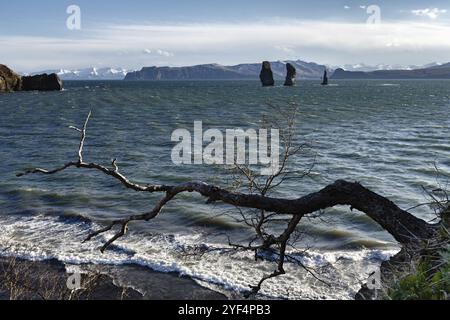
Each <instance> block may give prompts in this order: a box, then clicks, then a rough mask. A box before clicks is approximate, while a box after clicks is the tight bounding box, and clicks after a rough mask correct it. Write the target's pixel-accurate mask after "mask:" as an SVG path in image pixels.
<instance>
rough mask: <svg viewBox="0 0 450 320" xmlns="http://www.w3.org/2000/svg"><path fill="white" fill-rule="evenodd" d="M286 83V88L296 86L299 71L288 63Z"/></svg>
mask: <svg viewBox="0 0 450 320" xmlns="http://www.w3.org/2000/svg"><path fill="white" fill-rule="evenodd" d="M286 72H287V74H286V81H285V82H284V85H285V86H294V85H295V81H296V79H297V70H296V69H295V67H294V66H293V65H292V64H290V63H287V64H286Z"/></svg>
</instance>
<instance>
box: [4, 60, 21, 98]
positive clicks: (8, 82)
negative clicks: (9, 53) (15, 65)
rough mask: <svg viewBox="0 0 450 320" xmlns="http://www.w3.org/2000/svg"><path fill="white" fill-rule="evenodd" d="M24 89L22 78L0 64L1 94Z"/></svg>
mask: <svg viewBox="0 0 450 320" xmlns="http://www.w3.org/2000/svg"><path fill="white" fill-rule="evenodd" d="M21 87H22V78H21V77H20V75H18V74H17V73H15V72H14V71H12V70H11V69H10V68H8V67H7V66H5V65H3V64H0V92H9V91H17V90H20V89H21Z"/></svg>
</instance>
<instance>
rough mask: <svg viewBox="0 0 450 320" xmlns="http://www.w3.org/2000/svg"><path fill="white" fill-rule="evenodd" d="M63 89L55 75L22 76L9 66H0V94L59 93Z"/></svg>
mask: <svg viewBox="0 0 450 320" xmlns="http://www.w3.org/2000/svg"><path fill="white" fill-rule="evenodd" d="M62 88H63V83H62V81H61V79H60V78H59V76H58V75H57V74H55V73H52V74H40V75H35V76H20V75H19V74H18V73H16V72H14V71H13V70H11V69H10V68H8V67H7V66H5V65H3V64H0V92H11V91H59V90H62Z"/></svg>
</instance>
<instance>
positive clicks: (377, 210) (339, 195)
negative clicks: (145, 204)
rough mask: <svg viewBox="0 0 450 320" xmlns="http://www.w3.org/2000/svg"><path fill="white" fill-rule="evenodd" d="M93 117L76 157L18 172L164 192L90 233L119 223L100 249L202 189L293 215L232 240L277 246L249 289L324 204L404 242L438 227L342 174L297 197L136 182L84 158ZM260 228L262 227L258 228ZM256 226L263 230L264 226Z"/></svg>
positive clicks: (430, 235)
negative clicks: (104, 179) (85, 176)
mask: <svg viewBox="0 0 450 320" xmlns="http://www.w3.org/2000/svg"><path fill="white" fill-rule="evenodd" d="M90 117H91V113H89V115H88V117H87V119H86V122H85V123H84V126H83V127H82V128H76V127H71V128H72V129H74V130H76V131H78V132H79V133H80V135H81V138H80V144H79V149H78V159H77V160H75V161H71V162H68V163H66V164H65V165H63V166H61V167H59V168H55V169H51V170H48V169H42V168H35V169H31V170H27V171H25V172H23V173H19V174H17V176H19V177H20V176H24V175H27V174H46V175H51V174H56V173H58V172H61V171H63V170H66V169H69V168H78V169H92V170H98V171H101V172H103V173H104V174H106V175H108V176H111V177H112V178H114V179H116V180H118V181H119V182H120V183H121V184H123V185H124V186H125V187H126V188H128V189H131V190H134V191H137V192H148V193H161V194H162V195H163V196H162V197H161V199H160V200H159V201H158V202H157V203H156V204H155V205H154V207H153V208H152V209H151V210H150V211H149V212H146V213H142V214H137V215H130V216H128V217H124V218H123V219H119V220H116V221H113V222H111V223H110V224H109V225H107V226H106V227H105V228H103V229H101V230H97V231H95V232H93V233H92V234H90V235H89V236H88V237H87V238H86V240H85V241H89V240H91V239H93V238H94V237H96V236H98V235H100V234H103V233H105V232H108V231H110V230H113V229H114V228H118V231H117V233H116V234H115V235H114V236H113V237H112V238H111V239H109V240H108V241H107V242H106V243H105V244H104V245H103V247H102V248H101V252H104V251H105V250H106V249H107V248H108V247H109V246H110V245H111V244H112V243H113V242H115V241H116V240H118V239H119V238H121V237H123V236H124V235H125V234H126V233H127V230H128V225H129V223H130V222H132V221H150V220H152V219H155V218H157V217H158V215H159V214H160V213H161V211H162V209H163V208H164V207H165V206H166V205H167V204H168V203H169V202H170V201H171V200H173V199H174V198H175V197H177V195H179V194H181V193H198V194H200V195H202V196H203V197H204V198H205V199H206V200H207V203H217V202H221V203H225V204H228V205H231V206H233V207H236V208H252V209H258V210H261V212H263V213H270V214H271V215H283V216H285V215H288V216H290V218H289V222H288V223H287V226H286V229H285V230H284V232H282V233H281V234H280V235H277V236H276V235H271V234H269V235H265V236H264V237H261V239H262V241H261V242H260V243H259V244H258V245H249V246H242V245H235V244H232V243H231V242H230V245H231V246H233V247H235V248H236V249H243V250H252V251H255V256H256V257H257V253H258V251H259V250H269V249H272V248H276V249H277V250H278V256H279V263H278V267H277V270H276V271H274V272H273V273H272V274H270V275H268V276H266V277H264V278H263V279H261V281H260V283H258V284H257V285H256V286H251V288H252V290H251V292H250V294H252V293H257V292H258V291H259V290H260V289H261V286H262V284H263V283H264V281H266V280H267V279H270V278H273V277H276V276H279V275H282V274H284V273H285V271H284V268H283V266H284V262H285V261H286V260H288V255H287V254H286V247H287V244H288V241H289V240H290V237H291V236H292V235H293V233H294V232H295V230H296V228H297V226H298V225H299V223H300V221H301V220H302V218H303V217H305V216H308V215H310V214H313V213H315V212H318V211H321V210H324V209H326V208H331V207H334V206H337V205H344V206H349V207H350V209H352V210H353V209H356V210H358V211H360V212H363V213H365V214H366V215H367V216H369V217H370V218H371V219H372V220H374V221H375V222H377V223H378V224H379V225H380V226H381V227H382V228H383V229H384V230H386V231H387V232H388V233H389V234H391V235H392V236H393V237H394V238H395V240H396V241H398V243H399V244H401V245H402V246H403V247H417V246H423V245H424V243H428V242H431V241H433V240H432V239H434V237H435V235H436V233H437V232H438V230H439V229H440V224H439V223H438V224H429V223H427V222H425V221H423V220H421V219H419V218H417V217H415V216H414V215H412V214H411V213H409V212H407V211H405V210H402V209H400V208H399V207H398V206H397V205H396V204H394V203H393V202H392V201H390V200H389V199H387V198H385V197H383V196H381V195H379V194H377V193H375V192H372V191H370V190H369V189H367V188H365V187H363V186H362V185H361V184H359V183H357V182H348V181H342V180H339V181H336V182H335V183H333V184H331V185H328V186H327V187H325V188H324V189H322V190H320V191H318V192H314V193H311V194H308V195H306V196H303V197H300V198H298V199H280V198H273V197H268V196H265V195H258V194H246V193H240V192H234V191H230V190H227V189H225V188H222V187H219V186H215V185H210V184H207V183H204V182H189V183H183V184H179V185H154V184H145V185H144V184H137V183H134V182H132V181H131V180H130V179H129V178H128V177H126V176H125V175H123V174H122V173H121V172H120V170H119V166H118V164H117V161H116V159H114V160H113V161H112V163H111V165H110V166H104V165H100V164H97V163H94V162H86V161H85V160H84V159H83V147H84V142H85V139H86V129H87V125H88V122H89V119H90ZM263 222H264V220H263V221H262V222H260V223H261V224H262V223H263ZM255 229H256V228H255ZM256 230H257V231H258V229H256ZM258 232H261V230H259V231H258ZM303 267H304V266H303ZM305 269H307V268H305ZM307 270H308V269H307ZM308 271H310V270H308ZM311 274H312V275H313V276H314V273H313V272H311Z"/></svg>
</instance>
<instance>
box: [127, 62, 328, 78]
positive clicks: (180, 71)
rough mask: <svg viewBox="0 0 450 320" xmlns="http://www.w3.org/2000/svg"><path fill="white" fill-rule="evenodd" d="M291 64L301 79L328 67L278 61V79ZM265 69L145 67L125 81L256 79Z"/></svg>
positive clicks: (275, 68)
mask: <svg viewBox="0 0 450 320" xmlns="http://www.w3.org/2000/svg"><path fill="white" fill-rule="evenodd" d="M288 62H289V63H291V64H292V65H293V66H294V67H295V68H296V69H297V75H298V78H299V79H320V78H321V77H322V75H323V71H324V70H325V69H328V70H329V71H332V70H330V69H329V68H328V67H326V66H324V65H320V64H317V63H314V62H304V61H301V60H296V61H275V62H271V66H272V71H273V74H274V78H275V79H277V80H281V79H284V78H285V77H286V63H288ZM260 72H261V63H247V64H238V65H235V66H223V65H220V64H203V65H197V66H191V67H144V68H142V70H140V71H134V72H130V73H128V74H127V76H126V77H125V80H130V81H136V80H256V79H258V77H259V73H260Z"/></svg>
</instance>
